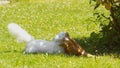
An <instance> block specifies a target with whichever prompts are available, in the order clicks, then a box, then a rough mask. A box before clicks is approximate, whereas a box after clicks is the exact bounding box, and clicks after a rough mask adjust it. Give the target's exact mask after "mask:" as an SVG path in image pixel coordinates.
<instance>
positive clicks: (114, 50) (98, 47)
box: [73, 32, 120, 58]
mask: <svg viewBox="0 0 120 68" xmlns="http://www.w3.org/2000/svg"><path fill="white" fill-rule="evenodd" d="M73 39H74V40H75V41H76V42H77V43H78V44H80V45H81V46H82V47H83V48H84V49H85V50H86V51H87V52H89V53H91V54H94V55H101V56H102V55H110V56H114V57H116V58H120V47H119V46H113V45H108V44H107V42H110V41H107V40H104V38H103V37H102V36H101V34H100V33H99V34H97V33H94V32H93V33H91V35H90V37H84V38H73ZM110 43H111V42H110Z"/></svg>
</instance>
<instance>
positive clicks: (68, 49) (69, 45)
mask: <svg viewBox="0 0 120 68" xmlns="http://www.w3.org/2000/svg"><path fill="white" fill-rule="evenodd" d="M63 42H64V45H62V47H63V48H64V50H65V53H66V54H69V55H76V56H80V55H83V56H88V57H93V55H91V54H89V53H87V52H86V51H85V50H84V49H83V48H82V47H81V46H80V45H79V44H77V43H76V41H75V40H73V39H71V38H70V37H69V34H67V35H66V38H65V39H64V41H63Z"/></svg>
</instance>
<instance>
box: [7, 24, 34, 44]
mask: <svg viewBox="0 0 120 68" xmlns="http://www.w3.org/2000/svg"><path fill="white" fill-rule="evenodd" d="M8 31H9V32H10V34H11V35H13V36H15V37H16V39H17V41H18V42H26V43H27V42H29V41H31V40H33V39H34V38H33V37H32V36H31V35H30V34H29V33H28V32H27V31H25V30H24V29H23V28H21V27H20V26H19V25H18V24H16V23H10V24H8Z"/></svg>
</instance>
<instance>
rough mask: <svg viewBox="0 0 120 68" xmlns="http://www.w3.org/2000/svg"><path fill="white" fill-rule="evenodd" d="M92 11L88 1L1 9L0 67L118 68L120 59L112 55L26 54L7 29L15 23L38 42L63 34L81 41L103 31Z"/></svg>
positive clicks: (52, 0) (53, 0)
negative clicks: (87, 56)
mask: <svg viewBox="0 0 120 68" xmlns="http://www.w3.org/2000/svg"><path fill="white" fill-rule="evenodd" d="M93 8H94V7H93V6H92V5H90V4H89V0H81V1H80V0H35V1H34V0H29V2H28V0H18V1H17V2H12V3H11V4H8V5H4V6H0V54H1V55H0V67H1V68H119V67H120V65H119V63H120V60H119V59H118V58H114V57H113V56H99V57H97V58H86V57H76V56H67V55H63V54H60V55H51V54H23V53H22V52H23V50H24V48H25V44H24V43H17V42H16V40H15V38H13V37H12V36H11V35H10V34H9V33H8V30H7V25H8V23H10V22H15V23H17V24H19V25H20V26H21V27H23V28H24V29H25V30H27V31H28V32H29V33H30V34H31V35H33V36H34V37H35V38H36V39H46V40H51V39H52V38H53V37H54V36H55V35H56V34H57V33H58V32H61V31H66V32H68V33H69V34H70V36H71V37H72V38H77V39H82V38H84V37H89V36H90V33H91V32H93V31H95V32H98V31H99V30H100V28H99V23H98V22H95V21H94V20H95V17H94V16H93V14H92V13H93V12H95V11H94V10H93ZM99 10H102V9H99ZM84 43H86V42H84ZM86 44H88V43H86ZM82 46H84V45H82ZM90 46H92V45H90Z"/></svg>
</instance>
